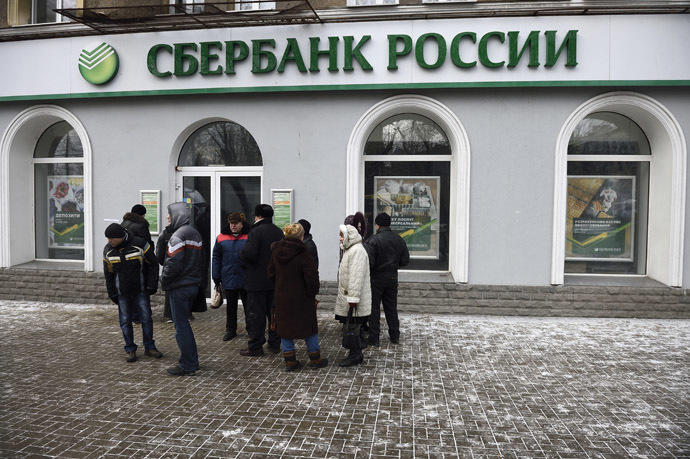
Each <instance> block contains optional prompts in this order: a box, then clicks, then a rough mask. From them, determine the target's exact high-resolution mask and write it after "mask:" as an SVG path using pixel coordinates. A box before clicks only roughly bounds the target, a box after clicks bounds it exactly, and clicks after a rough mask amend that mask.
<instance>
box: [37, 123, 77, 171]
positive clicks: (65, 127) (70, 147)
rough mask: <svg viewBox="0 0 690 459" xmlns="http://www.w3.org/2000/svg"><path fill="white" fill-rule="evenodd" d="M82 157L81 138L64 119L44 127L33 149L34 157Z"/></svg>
mask: <svg viewBox="0 0 690 459" xmlns="http://www.w3.org/2000/svg"><path fill="white" fill-rule="evenodd" d="M82 157H84V150H83V149H82V146H81V140H80V139H79V136H78V135H77V133H76V132H75V130H74V129H72V126H70V125H69V123H67V122H66V121H60V122H59V123H55V124H53V125H52V126H50V127H49V128H48V129H46V130H45V131H44V132H43V134H41V137H39V139H38V142H37V143H36V150H35V151H34V158H82ZM56 172H58V171H56ZM60 172H62V171H60Z"/></svg>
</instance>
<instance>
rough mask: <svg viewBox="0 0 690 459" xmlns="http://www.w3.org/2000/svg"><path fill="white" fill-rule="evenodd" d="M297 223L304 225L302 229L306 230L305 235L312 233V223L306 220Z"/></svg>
mask: <svg viewBox="0 0 690 459" xmlns="http://www.w3.org/2000/svg"><path fill="white" fill-rule="evenodd" d="M297 223H299V224H300V225H302V228H304V234H305V235H307V234H309V231H311V223H309V222H308V221H306V220H305V219H301V220H298V221H297Z"/></svg>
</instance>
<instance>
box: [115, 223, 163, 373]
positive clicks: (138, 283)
mask: <svg viewBox="0 0 690 459" xmlns="http://www.w3.org/2000/svg"><path fill="white" fill-rule="evenodd" d="M105 237H106V238H108V244H106V246H105V248H104V249H103V273H104V274H105V285H106V288H107V289H108V296H109V297H110V299H111V300H112V302H113V303H115V304H117V306H118V314H119V319H120V328H121V329H122V336H123V337H124V339H125V352H126V353H127V361H128V362H134V361H136V360H137V354H136V351H137V345H136V344H135V343H134V330H133V327H132V316H133V314H134V311H135V310H136V311H138V313H139V319H140V320H141V332H142V335H143V340H144V348H145V349H146V351H145V352H144V353H145V354H146V355H148V356H150V357H155V358H161V357H163V354H161V353H160V352H159V351H158V349H156V344H155V341H154V340H153V319H151V302H150V295H153V294H154V293H156V290H157V289H158V264H157V263H156V256H155V255H154V254H153V246H151V245H150V244H149V243H148V242H146V241H145V240H144V239H142V238H140V237H137V236H133V235H131V234H130V233H128V232H127V231H126V230H125V229H124V228H123V227H122V226H121V225H119V224H117V223H113V224H111V225H110V226H108V228H106V230H105Z"/></svg>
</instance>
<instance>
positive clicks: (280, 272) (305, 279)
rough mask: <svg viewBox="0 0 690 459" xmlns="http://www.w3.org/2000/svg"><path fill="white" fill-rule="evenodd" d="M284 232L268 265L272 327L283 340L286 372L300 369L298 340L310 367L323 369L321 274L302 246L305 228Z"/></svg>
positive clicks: (325, 362) (289, 227)
mask: <svg viewBox="0 0 690 459" xmlns="http://www.w3.org/2000/svg"><path fill="white" fill-rule="evenodd" d="M283 232H284V234H285V237H284V238H283V239H282V240H280V241H278V242H274V243H273V247H272V249H273V250H272V252H271V261H270V263H269V265H268V277H269V278H270V279H271V280H272V281H273V282H275V300H274V304H275V307H274V310H273V314H274V320H273V321H272V323H273V324H275V327H276V332H277V333H278V336H280V338H281V346H282V348H283V357H284V358H285V367H286V369H287V371H293V370H296V369H297V368H299V367H300V366H301V364H300V362H299V361H298V360H297V358H296V357H295V342H294V340H295V339H304V341H305V343H306V345H307V351H308V352H309V360H310V363H309V366H310V367H311V368H322V367H325V366H326V365H328V360H326V359H322V358H321V349H320V347H319V335H318V331H319V330H318V325H317V320H316V302H315V300H316V294H317V293H319V272H318V270H317V269H316V263H314V259H313V258H312V257H311V255H310V254H309V251H308V250H307V247H306V246H305V245H304V242H302V239H303V238H304V228H302V225H300V224H299V223H293V224H291V225H286V226H285V228H283Z"/></svg>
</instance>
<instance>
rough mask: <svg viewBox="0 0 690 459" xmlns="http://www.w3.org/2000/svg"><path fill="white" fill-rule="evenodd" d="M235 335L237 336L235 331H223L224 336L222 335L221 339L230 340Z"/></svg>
mask: <svg viewBox="0 0 690 459" xmlns="http://www.w3.org/2000/svg"><path fill="white" fill-rule="evenodd" d="M235 336H237V333H235V332H225V336H223V341H230V340H231V339H233V338H234V337H235Z"/></svg>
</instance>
